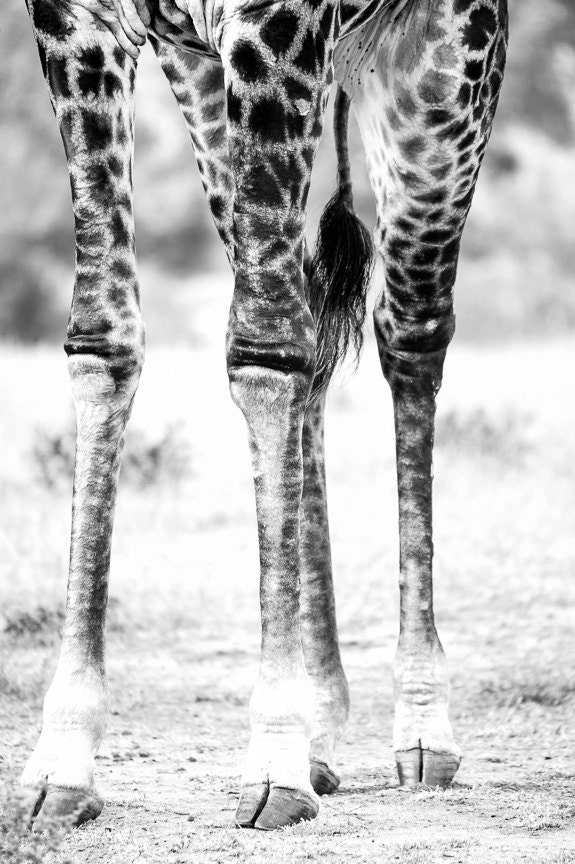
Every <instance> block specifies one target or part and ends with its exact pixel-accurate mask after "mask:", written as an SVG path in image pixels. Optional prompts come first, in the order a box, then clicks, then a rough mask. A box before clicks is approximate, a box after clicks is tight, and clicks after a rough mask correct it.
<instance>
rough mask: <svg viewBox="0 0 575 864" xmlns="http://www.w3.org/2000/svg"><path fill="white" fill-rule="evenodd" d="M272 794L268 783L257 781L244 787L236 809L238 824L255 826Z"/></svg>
mask: <svg viewBox="0 0 575 864" xmlns="http://www.w3.org/2000/svg"><path fill="white" fill-rule="evenodd" d="M269 794H270V787H269V786H268V784H267V783H255V784H254V785H250V786H244V787H242V791H241V793H240V800H239V802H238V806H237V809H236V825H237V826H238V827H239V828H253V827H254V825H255V823H256V819H257V818H258V816H259V815H260V813H261V812H262V810H263V809H264V807H265V806H266V801H267V800H268V796H269Z"/></svg>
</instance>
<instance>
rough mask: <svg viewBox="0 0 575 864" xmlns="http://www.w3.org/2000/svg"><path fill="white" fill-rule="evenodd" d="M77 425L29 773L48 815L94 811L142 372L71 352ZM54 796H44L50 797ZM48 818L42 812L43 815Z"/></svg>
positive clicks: (25, 780)
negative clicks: (68, 521)
mask: <svg viewBox="0 0 575 864" xmlns="http://www.w3.org/2000/svg"><path fill="white" fill-rule="evenodd" d="M69 363H70V372H71V377H72V386H73V391H74V396H75V401H76V409H77V417H78V428H77V444H76V448H77V449H76V468H75V474H74V503H73V512H72V544H71V553H70V576H69V581H68V598H67V605H66V620H65V624H64V630H63V634H62V647H61V651H60V658H59V661H58V665H57V668H56V673H55V675H54V679H53V681H52V684H51V685H50V688H49V690H48V692H47V694H46V698H45V701H44V712H43V721H42V732H41V735H40V739H39V741H38V744H37V746H36V748H35V750H34V752H33V754H32V756H31V757H30V759H29V761H28V764H27V766H26V768H25V770H24V773H23V775H22V781H21V782H22V784H23V785H24V786H26V787H31V788H32V789H36V790H37V795H38V796H39V797H38V799H37V805H36V806H38V805H40V804H41V805H42V811H41V818H42V819H46V818H47V817H49V816H52V817H56V818H64V817H71V818H73V820H74V821H75V822H77V823H79V822H82V821H85V819H92V818H95V817H96V816H97V815H98V814H99V813H100V811H101V809H102V806H103V801H102V799H101V797H100V795H99V794H98V792H97V790H96V786H95V781H94V758H95V755H96V753H97V750H98V748H99V746H100V743H101V741H102V738H103V736H104V734H105V731H106V723H107V715H108V704H107V693H106V677H105V668H104V623H105V614H106V600H107V592H108V573H109V562H110V544H111V535H112V521H113V515H114V502H115V498H116V488H117V481H118V472H119V468H120V456H121V450H122V442H123V436H124V429H125V426H126V422H127V420H128V416H129V413H130V408H131V403H132V398H133V395H134V392H135V388H136V385H137V377H138V376H137V374H135V375H134V374H133V375H131V376H128V377H127V378H126V379H124V381H123V382H121V384H119V382H118V380H115V379H114V376H113V375H112V374H111V373H110V371H109V368H107V366H108V364H107V362H106V361H105V360H102V359H101V358H98V357H87V356H82V357H71V358H70V361H69ZM44 795H46V799H45V800H42V798H43V796H44ZM38 821H39V822H40V820H38Z"/></svg>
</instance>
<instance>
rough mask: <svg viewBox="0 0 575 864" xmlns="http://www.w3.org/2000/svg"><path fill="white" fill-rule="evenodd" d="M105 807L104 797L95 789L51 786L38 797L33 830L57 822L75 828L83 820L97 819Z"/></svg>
mask: <svg viewBox="0 0 575 864" xmlns="http://www.w3.org/2000/svg"><path fill="white" fill-rule="evenodd" d="M103 808H104V801H103V799H102V798H100V796H99V795H98V794H97V793H96V792H94V791H92V792H83V791H82V790H81V789H65V788H63V787H59V786H55V787H54V786H53V787H50V786H49V787H48V788H47V789H43V790H42V791H41V792H40V793H39V795H38V797H37V800H36V804H35V806H34V810H33V812H32V816H31V822H32V823H33V830H34V831H42V830H43V829H44V828H46V827H48V825H49V824H53V823H55V822H56V823H58V822H60V823H62V824H66V825H68V826H69V827H70V828H75V827H77V826H78V825H81V824H82V823H83V822H88V821H89V820H90V819H96V817H97V816H99V815H100V813H101V812H102V810H103Z"/></svg>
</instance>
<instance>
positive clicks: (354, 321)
mask: <svg viewBox="0 0 575 864" xmlns="http://www.w3.org/2000/svg"><path fill="white" fill-rule="evenodd" d="M350 102H351V100H350V98H349V96H347V94H346V93H345V92H344V91H343V90H342V89H341V87H339V88H338V91H337V96H336V100H335V106H334V136H335V147H336V153H337V166H338V184H337V190H336V192H335V194H334V196H333V197H332V198H331V200H330V201H329V203H328V204H327V206H326V208H325V210H324V212H323V214H322V217H321V220H320V223H319V232H318V238H317V242H316V248H315V252H314V256H313V259H312V261H311V264H310V268H309V278H308V302H309V306H310V309H311V312H312V315H313V317H314V320H315V322H316V334H317V348H316V371H315V377H314V382H313V386H312V392H311V397H310V401H314V400H315V399H317V397H318V396H319V395H320V394H322V393H323V392H324V391H325V390H326V389H327V386H328V384H329V381H330V378H331V376H332V374H333V372H334V370H335V368H336V366H337V365H338V363H340V362H341V361H342V360H343V358H344V357H345V355H346V353H347V351H348V349H349V348H350V347H353V349H354V352H355V355H356V358H358V357H359V352H360V351H361V346H362V344H363V332H362V327H363V322H364V319H365V311H366V308H365V306H366V295H367V290H368V288H369V284H370V280H371V274H372V270H373V242H372V239H371V235H370V233H369V231H368V230H367V228H366V227H365V225H364V224H363V223H362V222H361V220H360V219H359V217H358V216H357V215H356V213H355V211H354V209H353V195H352V188H351V173H350V166H349V153H348V146H347V124H348V118H349V106H350Z"/></svg>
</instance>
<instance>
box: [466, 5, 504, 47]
mask: <svg viewBox="0 0 575 864" xmlns="http://www.w3.org/2000/svg"><path fill="white" fill-rule="evenodd" d="M496 29H497V19H496V18H495V15H494V14H493V12H492V11H491V9H488V8H487V6H480V7H479V8H478V9H474V10H473V12H472V13H471V14H470V16H469V23H468V24H467V25H466V26H465V28H464V30H463V41H464V43H465V44H466V45H467V46H468V47H469V49H470V50H471V51H483V50H484V48H486V47H487V45H488V44H489V40H490V39H491V37H492V35H493V34H494V33H495V31H496Z"/></svg>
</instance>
